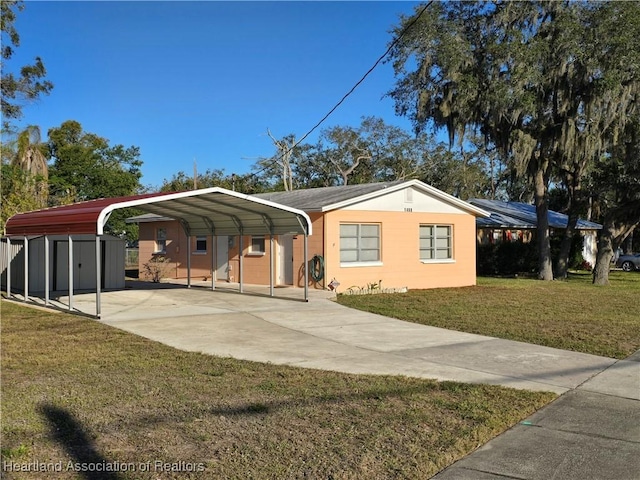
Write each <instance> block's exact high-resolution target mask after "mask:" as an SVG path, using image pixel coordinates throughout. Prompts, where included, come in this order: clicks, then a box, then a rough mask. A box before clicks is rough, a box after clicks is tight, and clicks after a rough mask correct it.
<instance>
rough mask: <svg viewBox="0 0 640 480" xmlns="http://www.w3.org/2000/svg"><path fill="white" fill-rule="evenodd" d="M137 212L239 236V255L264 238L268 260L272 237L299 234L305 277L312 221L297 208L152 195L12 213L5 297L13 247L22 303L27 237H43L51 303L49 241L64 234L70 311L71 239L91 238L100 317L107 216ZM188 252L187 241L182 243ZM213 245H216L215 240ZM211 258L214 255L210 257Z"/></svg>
mask: <svg viewBox="0 0 640 480" xmlns="http://www.w3.org/2000/svg"><path fill="white" fill-rule="evenodd" d="M131 207H135V208H138V209H140V210H142V211H144V212H146V213H154V214H157V215H162V216H166V217H171V218H174V219H176V220H178V221H179V222H180V224H181V226H182V228H183V229H184V231H185V234H186V235H187V237H188V238H190V237H192V236H205V235H211V236H213V237H216V236H218V235H228V236H236V235H237V236H238V237H239V238H240V251H241V252H242V249H243V245H242V241H243V240H242V239H243V235H269V236H270V239H271V241H270V250H271V258H273V249H274V235H286V234H294V235H304V258H305V261H304V266H303V269H304V278H305V279H306V278H307V277H308V272H307V257H308V251H307V249H308V246H307V245H308V236H309V235H311V233H312V231H311V220H310V218H309V217H308V216H307V214H306V213H304V212H303V211H302V210H297V209H295V208H291V207H287V206H285V205H281V204H278V203H274V202H270V201H268V200H263V199H260V198H257V197H253V196H250V195H245V194H242V193H238V192H234V191H231V190H226V189H224V188H219V187H213V188H205V189H200V190H192V191H188V192H178V193H154V194H146V195H134V196H129V197H117V198H103V199H99V200H90V201H87V202H80V203H76V204H73V205H64V206H60V207H53V208H47V209H44V210H37V211H34V212H27V213H21V214H17V215H14V216H13V217H11V218H10V219H9V220H8V221H7V224H6V242H7V248H6V253H7V259H6V261H7V283H6V292H7V297H9V298H10V297H11V280H10V279H11V275H10V266H11V260H12V257H11V255H12V248H11V247H12V244H14V245H15V244H16V243H18V242H21V243H22V245H23V249H24V258H25V261H24V265H25V267H24V268H25V272H24V278H25V282H24V283H25V285H24V300H25V301H28V300H29V282H28V258H29V238H33V237H34V236H43V237H44V246H45V251H44V258H45V260H44V270H45V272H44V276H45V289H44V303H45V305H49V304H50V298H49V295H50V285H49V277H50V272H49V254H50V253H49V237H50V236H52V235H66V236H67V239H68V244H69V253H68V258H69V264H68V268H69V273H68V275H69V282H68V283H69V305H68V307H69V310H70V311H71V310H73V237H74V235H87V234H89V235H93V236H94V238H95V262H96V263H95V266H96V317H97V318H100V315H101V311H100V310H101V308H100V293H101V285H100V284H101V282H100V279H101V266H102V265H101V258H102V252H101V237H102V236H103V235H104V227H105V225H106V223H107V221H108V220H109V216H110V215H111V213H112V212H113V211H114V210H118V209H121V208H131ZM187 243H188V246H187V248H188V249H190V242H187ZM214 245H215V242H214ZM213 257H215V255H214V256H213ZM187 259H188V260H187V272H188V274H187V275H188V276H187V288H190V287H191V265H190V261H191V255H190V252H189V251H188V252H187ZM242 270H243V262H242V255H240V271H239V278H238V280H239V289H240V292H241V293H242V292H243V280H242V276H243V272H242ZM273 277H274V272H273V262H270V289H269V291H270V295H271V296H274V278H273ZM211 289H212V290H214V289H215V275H212V276H211ZM308 298H309V289H308V282H307V281H306V280H305V282H304V300H305V301H308Z"/></svg>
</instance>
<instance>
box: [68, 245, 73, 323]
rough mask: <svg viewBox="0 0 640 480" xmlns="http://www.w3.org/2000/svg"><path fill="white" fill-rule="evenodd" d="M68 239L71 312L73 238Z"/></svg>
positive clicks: (70, 307)
mask: <svg viewBox="0 0 640 480" xmlns="http://www.w3.org/2000/svg"><path fill="white" fill-rule="evenodd" d="M68 238H69V311H70V312H71V311H73V238H71V234H69V235H68Z"/></svg>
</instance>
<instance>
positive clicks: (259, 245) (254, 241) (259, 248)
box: [249, 235, 266, 255]
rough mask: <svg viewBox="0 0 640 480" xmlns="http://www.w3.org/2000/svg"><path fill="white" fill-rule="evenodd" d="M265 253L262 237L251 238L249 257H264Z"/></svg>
mask: <svg viewBox="0 0 640 480" xmlns="http://www.w3.org/2000/svg"><path fill="white" fill-rule="evenodd" d="M265 252H266V250H265V239H264V235H258V236H255V235H254V236H252V237H251V244H250V245H249V255H264V254H265Z"/></svg>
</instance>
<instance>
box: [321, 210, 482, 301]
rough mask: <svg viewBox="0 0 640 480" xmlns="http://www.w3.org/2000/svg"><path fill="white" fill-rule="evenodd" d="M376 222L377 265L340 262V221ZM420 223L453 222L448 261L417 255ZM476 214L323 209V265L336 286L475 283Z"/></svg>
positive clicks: (416, 286) (451, 285) (432, 285)
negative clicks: (430, 260)
mask: <svg viewBox="0 0 640 480" xmlns="http://www.w3.org/2000/svg"><path fill="white" fill-rule="evenodd" d="M341 223H378V224H380V226H381V235H380V236H381V253H380V256H381V259H380V260H381V263H382V265H379V266H377V265H376V266H349V267H345V266H340V224H341ZM420 224H439V225H452V226H453V257H454V258H453V260H454V261H453V262H448V263H422V262H421V261H420V249H419V245H420V233H419V227H420ZM475 229H476V222H475V217H474V216H473V215H470V214H464V213H459V214H454V213H419V212H380V211H357V210H336V211H333V212H328V213H327V214H326V215H325V233H326V236H325V241H326V244H325V265H326V276H327V278H328V280H329V281H330V280H331V279H333V278H335V279H336V280H337V281H338V282H340V287H339V288H338V291H344V290H346V289H348V288H349V287H352V286H356V287H361V286H366V285H367V284H368V283H373V282H378V281H380V280H382V287H383V288H401V287H408V288H410V289H420V288H438V287H460V286H468V285H475V284H476V244H475V238H476V237H475Z"/></svg>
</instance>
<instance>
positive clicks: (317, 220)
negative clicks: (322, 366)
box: [138, 213, 325, 288]
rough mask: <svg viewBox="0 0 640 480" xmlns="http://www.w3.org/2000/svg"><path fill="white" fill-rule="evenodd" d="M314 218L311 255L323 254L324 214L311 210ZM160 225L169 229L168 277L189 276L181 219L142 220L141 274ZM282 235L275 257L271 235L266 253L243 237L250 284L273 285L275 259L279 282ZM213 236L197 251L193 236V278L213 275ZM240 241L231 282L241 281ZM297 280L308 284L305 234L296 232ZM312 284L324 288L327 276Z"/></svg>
mask: <svg viewBox="0 0 640 480" xmlns="http://www.w3.org/2000/svg"><path fill="white" fill-rule="evenodd" d="M309 216H310V218H311V220H312V229H313V235H311V236H309V237H308V240H307V242H308V243H307V248H308V256H309V258H311V257H313V256H314V255H316V254H318V255H323V253H324V252H323V239H322V235H323V216H322V214H320V213H316V214H310V215H309ZM158 228H165V229H166V230H167V247H166V253H165V256H166V257H167V258H168V259H169V262H170V267H169V268H168V270H167V272H166V277H168V278H186V277H187V247H186V245H187V236H186V235H185V233H184V230H183V229H182V227H181V226H180V224H179V223H178V222H175V221H164V222H146V223H141V224H140V234H139V239H140V242H139V260H138V263H139V265H138V266H139V269H140V276H141V278H143V279H144V278H145V277H144V268H143V266H144V264H145V263H147V262H149V260H150V259H151V258H152V257H153V254H154V249H155V239H156V232H157V229H158ZM277 240H278V237H277V236H276V237H275V241H274V250H273V253H274V255H273V258H272V257H271V249H270V237H269V236H268V235H267V236H265V253H264V254H263V255H256V254H255V253H253V252H251V249H250V245H251V237H250V236H244V237H243V245H242V247H243V248H242V251H243V256H242V266H243V269H242V271H243V278H242V281H243V282H244V283H247V284H257V285H269V273H270V270H269V262H273V274H274V282H275V283H278V282H277V273H278V269H279V268H280V265H279V264H278V258H279V257H278V251H279V247H278V241H277ZM211 242H212V238H211V237H207V252H206V253H195V246H196V239H195V237H193V238H192V239H191V251H192V254H191V276H192V278H193V279H198V277H202V278H203V279H204V278H208V279H210V278H211V256H212V248H211V245H212V243H211ZM239 251H240V241H239V237H235V238H234V239H233V243H232V246H230V248H229V258H228V261H229V270H228V274H227V275H228V278H224V279H222V280H229V281H231V282H238V281H239V280H240V278H239V272H240V257H239ZM292 253H293V284H294V285H295V286H298V287H302V286H304V273H303V272H304V270H303V269H304V262H305V260H304V235H296V236H295V237H294V240H293V252H292ZM309 286H310V287H312V288H324V287H325V283H324V280H322V281H320V282H314V281H313V280H311V279H310V280H309Z"/></svg>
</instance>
